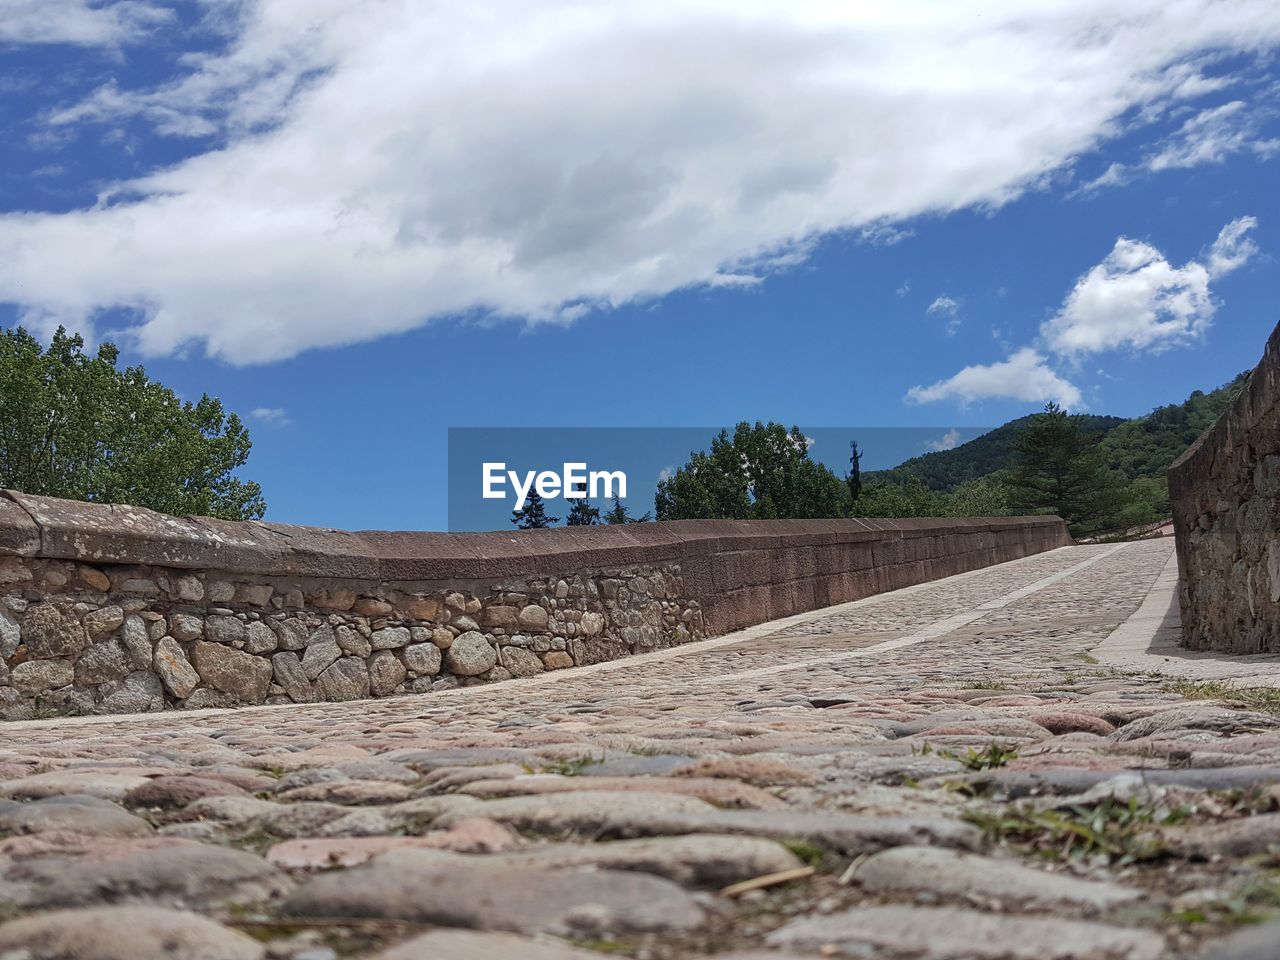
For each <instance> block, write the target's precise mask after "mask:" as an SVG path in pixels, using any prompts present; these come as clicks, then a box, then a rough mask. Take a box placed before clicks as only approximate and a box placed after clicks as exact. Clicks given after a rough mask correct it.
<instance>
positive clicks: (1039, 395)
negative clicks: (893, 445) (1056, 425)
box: [907, 347, 1083, 408]
mask: <svg viewBox="0 0 1280 960" xmlns="http://www.w3.org/2000/svg"><path fill="white" fill-rule="evenodd" d="M989 399H1002V400H1023V401H1026V402H1028V403H1048V402H1049V401H1053V402H1054V403H1056V404H1058V405H1059V406H1061V407H1066V408H1071V407H1078V406H1080V403H1081V401H1082V400H1083V397H1082V396H1081V394H1080V390H1079V388H1078V387H1076V386H1075V385H1074V384H1073V383H1071V382H1069V381H1067V380H1064V379H1063V378H1062V377H1060V376H1058V375H1057V374H1056V373H1054V372H1053V370H1052V369H1050V367H1049V365H1048V362H1047V361H1046V358H1045V356H1044V354H1042V353H1040V352H1039V351H1037V350H1035V349H1033V348H1031V347H1023V348H1022V349H1021V350H1018V351H1017V352H1015V353H1014V354H1013V355H1012V356H1010V357H1009V359H1008V360H1002V361H1000V362H999V363H990V364H974V365H973V366H969V367H965V368H964V369H963V370H961V371H960V372H959V373H957V374H955V375H954V376H951V377H948V378H947V379H946V380H939V381H938V382H937V383H935V384H933V385H931V386H928V387H912V388H911V389H910V390H908V391H907V400H909V401H910V402H911V403H937V402H938V401H939V400H955V401H958V402H959V403H961V404H970V403H975V402H977V401H980V400H989Z"/></svg>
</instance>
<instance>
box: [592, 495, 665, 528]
mask: <svg viewBox="0 0 1280 960" xmlns="http://www.w3.org/2000/svg"><path fill="white" fill-rule="evenodd" d="M652 519H653V514H652V513H649V512H647V511H646V512H645V514H644V515H643V516H640V517H633V516H631V514H629V513H628V512H627V508H626V507H625V506H623V504H622V501H621V500H619V499H618V496H617V494H614V497H613V507H612V508H610V510H609V512H608V513H606V514H605V515H604V522H605V523H608V524H618V523H648V522H649V521H650V520H652Z"/></svg>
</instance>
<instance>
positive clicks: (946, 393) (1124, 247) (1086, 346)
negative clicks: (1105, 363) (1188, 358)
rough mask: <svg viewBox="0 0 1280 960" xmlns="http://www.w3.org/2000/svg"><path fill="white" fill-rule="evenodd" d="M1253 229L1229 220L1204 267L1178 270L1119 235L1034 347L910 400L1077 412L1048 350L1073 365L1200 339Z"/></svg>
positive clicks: (921, 390) (1247, 220)
mask: <svg viewBox="0 0 1280 960" xmlns="http://www.w3.org/2000/svg"><path fill="white" fill-rule="evenodd" d="M1257 225H1258V221H1257V219H1256V218H1255V217H1238V218H1236V219H1235V220H1232V221H1231V222H1230V223H1228V224H1227V225H1226V226H1224V227H1223V228H1222V229H1221V230H1220V231H1219V232H1218V236H1217V238H1216V239H1215V240H1214V241H1213V243H1212V244H1211V245H1210V246H1209V249H1208V251H1207V252H1206V255H1205V257H1204V258H1203V262H1201V261H1200V260H1191V261H1188V262H1187V263H1185V264H1184V265H1182V266H1181V267H1175V266H1174V265H1173V264H1171V263H1170V262H1169V261H1168V259H1167V258H1166V257H1165V256H1164V254H1162V253H1161V252H1160V251H1159V250H1157V249H1156V248H1155V247H1154V246H1152V245H1151V244H1149V243H1145V242H1143V241H1140V240H1130V239H1128V238H1127V237H1119V238H1117V239H1116V242H1115V246H1114V247H1112V249H1111V252H1110V253H1109V254H1107V256H1106V258H1105V259H1104V260H1103V261H1102V262H1101V263H1099V264H1098V265H1097V266H1095V267H1093V268H1091V269H1090V270H1089V271H1087V272H1086V273H1085V274H1084V276H1082V277H1081V278H1080V279H1079V280H1077V281H1076V283H1075V285H1074V286H1073V287H1072V288H1071V291H1070V292H1069V293H1068V294H1067V296H1066V299H1065V300H1064V301H1063V304H1062V307H1061V308H1060V309H1059V310H1058V312H1057V314H1055V315H1054V316H1053V317H1052V318H1051V319H1049V320H1047V321H1046V322H1045V323H1044V324H1043V325H1041V327H1040V338H1039V343H1038V345H1037V346H1034V347H1023V348H1022V349H1021V350H1018V351H1017V352H1016V353H1014V354H1013V355H1012V356H1010V357H1009V359H1008V360H1005V361H1003V362H1001V363H993V364H988V365H976V366H969V367H965V368H964V369H963V370H961V371H960V372H959V373H957V374H956V375H955V376H953V377H950V378H949V379H946V380H939V381H938V382H937V383H934V384H933V385H932V386H928V387H923V386H917V387H912V388H911V389H910V390H909V391H907V400H908V401H910V402H913V403H934V402H937V401H939V400H958V401H959V402H961V403H963V404H968V403H973V402H975V401H979V400H984V399H1012V400H1027V401H1035V402H1037V403H1040V402H1047V401H1050V400H1052V401H1053V402H1055V403H1057V404H1059V405H1060V406H1062V407H1067V408H1071V407H1078V406H1079V405H1080V402H1081V399H1082V397H1081V393H1080V390H1079V388H1078V387H1076V386H1075V385H1074V384H1072V383H1071V382H1070V381H1068V380H1066V379H1064V378H1063V377H1061V376H1059V375H1058V374H1057V373H1055V372H1054V371H1053V370H1052V369H1051V368H1050V366H1049V365H1048V364H1049V361H1048V357H1047V356H1046V353H1052V354H1054V355H1056V356H1057V357H1059V358H1060V359H1062V360H1065V361H1069V362H1070V361H1076V360H1079V359H1080V358H1081V357H1083V356H1086V355H1089V354H1096V353H1102V352H1105V351H1109V350H1119V349H1130V350H1134V351H1144V352H1148V353H1160V352H1162V351H1164V350H1167V349H1169V348H1170V347H1174V346H1180V345H1185V344H1188V343H1192V342H1195V341H1196V340H1198V339H1200V338H1201V337H1202V336H1203V335H1204V332H1205V330H1206V329H1208V327H1209V324H1210V323H1211V322H1212V320H1213V315H1214V312H1215V310H1216V304H1215V302H1214V300H1213V297H1212V295H1211V292H1210V289H1209V284H1210V282H1211V281H1212V280H1216V279H1218V278H1220V277H1223V276H1225V275H1226V274H1228V273H1230V272H1231V271H1233V270H1237V269H1239V268H1240V267H1241V266H1243V265H1244V264H1245V263H1247V262H1248V261H1249V260H1250V258H1252V257H1253V256H1254V255H1255V254H1256V253H1257V251H1258V247H1257V244H1256V243H1255V242H1254V240H1253V238H1252V236H1251V233H1252V231H1253V230H1254V229H1255V228H1256V227H1257ZM935 303H936V301H935ZM930 312H933V308H932V307H931V308H930Z"/></svg>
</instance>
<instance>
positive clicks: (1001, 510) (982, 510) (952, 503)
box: [946, 473, 1013, 517]
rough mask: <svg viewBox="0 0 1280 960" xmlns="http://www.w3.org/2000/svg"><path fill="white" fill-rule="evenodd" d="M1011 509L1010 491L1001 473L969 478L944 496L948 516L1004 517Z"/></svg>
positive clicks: (1011, 498)
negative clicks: (973, 478)
mask: <svg viewBox="0 0 1280 960" xmlns="http://www.w3.org/2000/svg"><path fill="white" fill-rule="evenodd" d="M1012 510H1013V497H1012V491H1011V490H1010V489H1009V484H1008V483H1007V482H1006V481H1005V478H1004V475H1003V474H1002V473H993V474H988V475H987V476H985V477H979V478H978V479H976V480H969V481H968V482H966V483H962V484H960V486H958V487H956V488H955V489H954V490H953V491H951V493H950V494H948V495H947V496H946V515H947V516H948V517H1004V516H1008V515H1009V514H1010V513H1011V512H1012Z"/></svg>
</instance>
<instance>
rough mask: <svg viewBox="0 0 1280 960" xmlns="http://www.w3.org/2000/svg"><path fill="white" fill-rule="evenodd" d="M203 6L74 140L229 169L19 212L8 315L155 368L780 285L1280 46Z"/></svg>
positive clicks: (1022, 181)
mask: <svg viewBox="0 0 1280 960" xmlns="http://www.w3.org/2000/svg"><path fill="white" fill-rule="evenodd" d="M0 2H7V3H8V4H9V5H10V6H11V7H13V8H14V9H18V8H19V7H21V8H23V9H28V8H31V9H34V7H35V6H37V4H36V3H35V0H27V2H24V3H21V4H15V0H0ZM51 2H53V0H40V2H39V4H38V6H39V7H40V9H41V10H44V9H47V8H48V6H49V4H50V3H51ZM199 2H201V3H204V4H206V5H207V7H208V8H209V9H210V10H212V9H215V8H216V9H217V10H218V11H221V12H222V16H223V17H224V20H223V21H221V22H224V24H225V26H226V28H227V30H228V31H229V36H230V41H229V43H228V45H227V47H226V48H225V49H224V50H221V51H219V52H216V53H213V54H208V53H204V54H195V55H192V56H189V57H187V58H185V59H184V60H183V61H182V63H183V65H184V69H185V70H186V72H185V73H184V74H182V75H180V76H177V77H175V78H173V79H171V80H170V81H168V82H165V83H163V84H161V85H159V86H156V87H154V88H149V89H131V88H126V87H123V86H120V85H119V84H108V85H107V86H104V87H103V88H101V89H100V90H98V91H97V92H96V93H94V94H93V95H92V96H90V97H89V98H87V99H86V100H85V101H84V102H83V103H80V104H76V105H72V106H69V107H66V108H64V109H62V110H60V111H59V112H58V113H56V114H51V115H50V116H49V117H48V118H47V123H48V124H49V125H50V126H51V127H55V128H61V129H63V130H79V129H82V128H84V127H85V125H88V124H94V123H118V122H120V121H122V120H123V119H125V118H136V119H141V120H144V121H147V122H149V123H150V124H152V126H153V129H154V130H155V131H156V132H158V133H161V134H167V135H170V136H175V137H192V136H199V137H211V138H212V142H214V143H216V144H217V147H216V149H208V150H206V151H205V152H203V153H200V154H199V155H197V156H194V157H192V158H191V159H188V160H185V161H183V162H180V163H178V164H176V165H174V166H172V167H170V168H168V169H164V170H160V171H157V172H155V173H153V174H151V175H148V176H144V177H142V178H140V179H138V180H134V181H130V182H127V183H118V184H114V185H111V187H110V189H109V190H108V191H107V192H106V194H105V195H104V197H103V199H102V201H101V202H100V203H98V204H97V205H95V206H93V207H91V208H86V209H79V210H73V211H70V212H59V213H41V212H26V213H11V214H7V215H4V216H0V302H12V303H16V304H18V305H19V306H20V308H21V309H23V310H24V311H26V316H28V317H29V318H33V319H35V320H38V321H39V322H41V323H44V324H46V325H47V324H49V323H54V322H64V323H67V324H68V325H69V326H74V327H78V328H81V329H84V328H86V327H87V326H89V325H90V324H91V323H92V322H93V320H94V318H95V316H96V315H97V314H98V313H99V312H100V311H102V310H104V309H113V308H116V309H123V310H125V311H128V312H129V316H130V318H131V319H130V321H128V322H129V327H128V330H127V332H126V333H125V335H126V336H130V337H132V339H133V340H134V341H135V344H136V346H137V347H139V348H140V349H141V350H142V351H143V352H144V353H145V354H150V355H156V354H167V353H173V352H176V351H179V350H182V349H189V348H191V347H192V346H195V347H196V348H197V349H204V350H205V351H207V352H208V353H210V354H212V355H215V356H218V357H222V358H225V359H227V360H229V361H231V362H233V363H254V362H267V361H272V360H278V359H282V358H286V357H290V356H293V355H295V354H297V353H299V352H301V351H304V350H307V349H311V348H317V347H327V346H335V345H339V344H346V343H352V342H356V341H361V340H369V339H373V338H376V337H379V336H383V335H386V334H390V333H393V332H397V331H403V330H407V329H410V328H413V327H415V326H418V325H421V324H423V323H425V322H428V321H430V320H431V319H433V318H438V317H444V316H480V317H519V318H524V319H526V320H529V321H532V322H546V321H550V322H565V321H567V320H571V319H574V318H575V317H578V316H581V315H582V314H584V313H587V312H589V311H591V310H595V309H603V308H608V307H611V306H615V305H619V304H624V303H628V302H632V301H636V300H643V299H646V298H652V297H658V296H662V295H664V294H666V293H669V292H671V291H674V290H678V289H681V288H686V287H690V286H706V285H711V286H745V285H750V284H753V283H757V282H759V280H760V279H761V278H763V277H765V276H767V275H768V274H769V273H770V272H772V271H775V270H778V269H784V268H786V267H788V266H790V265H793V264H795V263H796V262H798V261H801V260H803V259H804V257H805V256H806V254H807V253H808V251H809V250H810V249H811V247H812V244H813V243H814V241H815V239H816V238H819V237H821V236H823V235H825V234H828V233H831V232H835V231H845V230H851V229H852V230H858V231H864V232H863V233H862V234H861V235H862V236H863V237H864V238H866V239H868V240H870V241H872V242H892V240H893V239H894V238H895V237H898V235H899V233H900V232H901V228H899V227H896V226H895V225H896V224H901V223H902V221H904V220H905V219H908V218H910V217H912V216H915V215H918V214H922V213H926V212H939V213H945V212H948V211H954V210H957V209H962V208H966V207H970V206H974V205H982V206H987V207H990V206H998V205H999V204H1002V203H1005V202H1007V201H1009V200H1010V199H1012V198H1015V197H1017V196H1018V195H1020V194H1021V193H1023V192H1024V191H1026V190H1028V189H1033V188H1035V187H1037V186H1039V185H1042V184H1043V183H1044V182H1045V180H1046V178H1047V177H1048V176H1049V175H1050V174H1052V173H1053V172H1054V171H1055V170H1059V169H1061V168H1062V167H1063V166H1064V165H1065V164H1068V163H1070V162H1071V161H1072V160H1073V158H1076V157H1078V156H1080V155H1081V154H1082V153H1086V152H1088V151H1090V150H1091V149H1093V148H1095V147H1096V146H1097V145H1098V144H1099V143H1100V142H1101V141H1102V140H1103V139H1105V138H1107V137H1108V136H1111V135H1113V134H1114V133H1115V132H1116V119H1117V118H1118V117H1121V116H1123V115H1125V114H1126V112H1127V111H1130V110H1131V109H1133V108H1142V107H1147V106H1151V105H1157V104H1161V103H1165V102H1166V101H1168V100H1169V99H1170V98H1173V97H1177V96H1184V95H1185V90H1186V88H1187V84H1188V83H1190V82H1191V80H1192V79H1193V78H1191V77H1189V75H1188V69H1187V58H1188V57H1191V56H1193V55H1195V54H1196V53H1197V52H1199V51H1202V50H1206V49H1213V50H1236V51H1250V50H1259V49H1262V48H1267V47H1270V46H1273V45H1275V44H1276V43H1278V42H1280V7H1276V6H1275V5H1273V4H1266V3H1257V2H1251V0H1217V2H1210V0H1186V2H1183V3H1178V4H1169V3H1167V2H1165V0H1132V2H1130V3H1126V4H1123V5H1119V6H1117V5H1116V4H1114V3H1105V2H1102V0H1084V2H1081V0H1071V2H1067V0H1056V2H1047V3H1044V4H1037V5H1035V6H1034V7H1033V8H1029V7H1028V6H1027V5H1026V4H1024V3H1021V2H1018V0H996V2H991V0H985V2H983V3H981V4H976V3H974V2H969V3H965V2H956V3H950V4H942V5H940V4H936V3H933V2H931V0H902V2H899V3H894V4H887V5H872V6H868V5H862V4H844V5H831V4H825V3H819V2H817V0H796V2H794V3H790V4H786V5H780V4H777V3H766V2H763V0H758V2H752V0H746V2H743V0H735V2H732V3H731V2H729V0H696V2H694V0H681V2H679V3H675V2H669V3H662V2H652V0H646V2H644V3H640V2H619V3H613V4H605V5H584V4H581V3H575V2H570V0H547V2H545V3H537V4H529V3H516V2H514V0H477V2H475V3H469V4H434V5H424V4H404V3H400V2H392V0H368V2H364V3H360V4H352V3H348V2H342V0H236V2H234V3H228V2H226V0H222V2H219V3H213V0H199ZM57 3H58V5H59V9H64V10H82V11H88V12H91V13H100V14H103V15H106V14H113V15H114V16H115V17H116V20H117V22H119V23H122V24H128V23H132V26H131V27H130V28H129V29H133V30H136V29H138V28H139V24H145V18H146V17H147V16H151V15H152V14H153V13H154V10H153V9H152V7H151V6H150V5H149V4H145V3H134V4H124V3H116V4H106V5H101V4H100V5H94V6H90V5H89V4H88V3H73V2H71V0H57ZM979 6H980V7H981V10H982V13H983V15H982V16H976V15H975V11H976V9H977V7H979ZM1210 8H1211V12H1210ZM129 11H133V13H129ZM228 11H229V12H228ZM130 17H133V18H134V19H133V20H132V21H131V20H130V19H129V18H130ZM121 29H123V28H121ZM126 32H127V31H126ZM28 39H30V38H28ZM1180 91H1183V92H1180ZM116 316H118V315H116ZM111 322H113V323H118V322H119V321H118V320H117V319H113V320H112V321H111ZM117 335H120V334H119V333H117Z"/></svg>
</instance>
